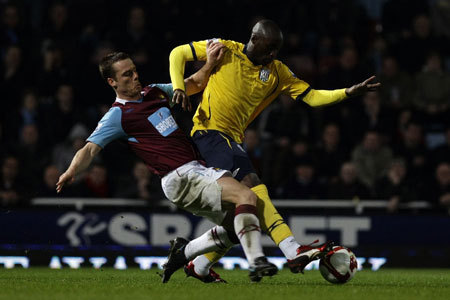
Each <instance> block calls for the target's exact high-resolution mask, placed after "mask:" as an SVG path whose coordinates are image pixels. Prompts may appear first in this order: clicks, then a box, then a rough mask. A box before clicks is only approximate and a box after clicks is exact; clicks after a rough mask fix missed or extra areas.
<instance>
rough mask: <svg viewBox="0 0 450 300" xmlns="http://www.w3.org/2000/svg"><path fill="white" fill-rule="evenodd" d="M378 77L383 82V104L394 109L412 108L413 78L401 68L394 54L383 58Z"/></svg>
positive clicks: (381, 95) (381, 93)
mask: <svg viewBox="0 0 450 300" xmlns="http://www.w3.org/2000/svg"><path fill="white" fill-rule="evenodd" d="M378 79H379V80H380V82H382V83H383V88H382V89H380V91H379V93H380V98H381V102H382V103H381V104H382V105H383V106H386V107H388V108H390V109H393V110H394V111H397V110H400V109H403V108H411V107H412V104H413V94H414V93H413V90H414V89H413V88H412V79H411V77H410V76H409V74H408V73H406V72H405V71H403V70H401V69H400V68H399V66H398V61H397V59H396V58H395V57H394V56H392V55H387V56H385V57H384V58H383V62H382V68H381V73H380V74H378Z"/></svg>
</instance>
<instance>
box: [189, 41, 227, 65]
mask: <svg viewBox="0 0 450 300" xmlns="http://www.w3.org/2000/svg"><path fill="white" fill-rule="evenodd" d="M208 41H214V42H223V41H222V40H221V39H218V38H214V39H208V40H204V41H198V42H191V43H189V46H190V47H191V51H192V55H193V57H194V60H206V44H207V43H208Z"/></svg>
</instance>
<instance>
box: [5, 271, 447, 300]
mask: <svg viewBox="0 0 450 300" xmlns="http://www.w3.org/2000/svg"><path fill="white" fill-rule="evenodd" d="M216 271H218V273H220V274H221V276H222V277H223V278H224V279H226V280H228V284H204V283H202V282H200V281H197V280H195V279H193V278H186V277H185V275H184V273H183V271H181V270H180V271H177V272H176V273H175V274H174V275H173V277H172V278H171V280H170V281H169V283H167V284H162V283H161V282H160V277H159V276H158V275H157V272H158V270H157V269H151V270H146V271H142V270H139V269H128V270H122V271H120V270H114V269H108V268H106V269H101V270H95V269H87V268H86V269H78V270H71V269H61V270H52V269H48V268H36V267H34V268H33V267H32V268H30V269H19V268H15V269H0V299H2V300H3V299H8V300H13V299H27V300H28V299H46V300H50V299H63V300H72V299H95V300H101V299H133V300H137V299H158V300H159V299H195V300H197V299H211V300H219V299H227V300H230V299H231V300H238V299H256V300H265V299H267V300H275V299H283V300H285V299H308V300H309V299H330V300H334V299H363V300H367V299H383V300H384V299H433V300H437V299H450V270H449V269H384V270H383V269H381V270H379V271H377V272H372V271H369V270H367V271H366V270H364V271H360V272H358V273H356V275H355V277H354V278H353V279H352V280H351V281H350V282H348V283H347V284H344V285H333V284H330V283H328V282H326V281H325V280H324V279H323V278H322V277H321V275H320V273H319V271H306V272H305V274H304V275H302V274H292V273H290V272H289V271H288V270H282V271H281V272H280V273H279V274H278V275H276V276H274V277H272V278H264V279H263V280H262V281H261V282H260V283H250V281H249V279H248V276H247V271H243V270H234V271H226V270H222V269H217V270H216Z"/></svg>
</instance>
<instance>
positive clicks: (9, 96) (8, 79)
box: [0, 45, 30, 118]
mask: <svg viewBox="0 0 450 300" xmlns="http://www.w3.org/2000/svg"><path fill="white" fill-rule="evenodd" d="M27 78H30V77H27V76H26V74H25V69H24V66H23V54H22V48H20V47H19V46H17V45H12V46H9V47H8V48H6V52H5V54H4V56H3V64H2V66H1V69H0V89H1V91H2V112H1V115H0V116H1V117H2V118H4V117H5V114H6V112H11V111H16V110H17V109H18V103H20V101H19V100H20V93H18V91H20V90H21V88H22V87H23V85H24V84H25V85H26V84H27V83H28V80H27Z"/></svg>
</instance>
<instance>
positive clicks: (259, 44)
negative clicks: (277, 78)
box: [248, 37, 282, 66]
mask: <svg viewBox="0 0 450 300" xmlns="http://www.w3.org/2000/svg"><path fill="white" fill-rule="evenodd" d="M281 44H282V40H280V39H273V38H264V37H259V38H257V39H256V40H254V43H253V47H251V48H250V49H249V53H248V54H249V56H250V58H251V60H252V62H253V63H255V64H257V65H263V66H265V65H268V64H270V63H271V62H272V61H273V60H274V59H275V58H277V55H278V51H280V49H281Z"/></svg>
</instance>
